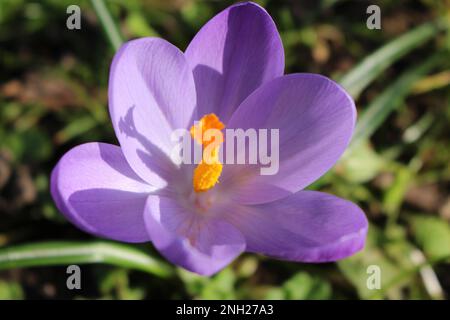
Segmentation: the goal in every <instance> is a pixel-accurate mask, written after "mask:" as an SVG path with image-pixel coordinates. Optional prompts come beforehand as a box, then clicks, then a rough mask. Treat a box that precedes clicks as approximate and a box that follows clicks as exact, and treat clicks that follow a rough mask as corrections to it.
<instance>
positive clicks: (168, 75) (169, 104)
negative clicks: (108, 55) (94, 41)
mask: <svg viewBox="0 0 450 320" xmlns="http://www.w3.org/2000/svg"><path fill="white" fill-rule="evenodd" d="M195 105H196V94H195V84H194V79H193V75H192V71H191V69H190V67H189V66H188V64H187V62H186V58H185V57H184V54H183V53H182V52H181V51H180V50H179V49H178V48H176V47H175V46H173V45H171V44H170V43H168V42H167V41H165V40H162V39H157V38H142V39H138V40H133V41H130V42H127V43H126V44H124V45H123V46H122V47H121V48H120V50H119V51H118V52H117V53H116V55H115V57H114V60H113V62H112V65H111V72H110V80H109V108H110V113H111V118H112V122H113V125H114V129H115V132H116V136H117V138H118V139H119V142H120V145H121V147H122V150H123V152H124V155H125V157H126V159H127V161H128V163H129V164H130V166H131V167H132V168H133V170H134V171H135V172H136V173H137V174H138V175H139V176H140V177H141V178H142V179H144V180H145V181H147V182H149V183H150V184H152V185H153V186H155V187H160V188H162V187H165V186H166V185H167V182H168V180H169V177H170V176H171V175H172V174H173V172H174V171H176V168H175V167H174V165H173V163H172V161H171V159H170V153H171V151H172V150H173V146H174V142H172V141H171V133H172V132H173V130H175V129H179V128H183V129H187V128H189V127H190V126H191V125H192V124H193V121H194V120H196V119H197V117H196V116H195V112H194V111H195Z"/></svg>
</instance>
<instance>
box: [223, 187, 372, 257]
mask: <svg viewBox="0 0 450 320" xmlns="http://www.w3.org/2000/svg"><path fill="white" fill-rule="evenodd" d="M232 211H233V214H231V213H230V214H229V215H228V216H227V219H228V220H229V221H230V222H231V223H232V224H233V225H235V226H236V228H238V229H239V230H240V231H241V232H242V234H244V237H245V239H246V243H247V248H246V251H250V252H257V253H262V254H265V255H268V256H271V257H275V258H279V259H285V260H292V261H301V262H329V261H336V260H338V259H343V258H345V257H348V256H350V255H352V254H354V253H356V252H357V251H359V250H361V249H362V248H363V247H364V242H365V238H366V234H367V228H368V224H367V219H366V217H365V215H364V213H363V212H362V211H361V209H360V208H358V206H356V205H355V204H353V203H351V202H350V201H347V200H343V199H340V198H338V197H335V196H332V195H329V194H326V193H322V192H316V191H300V192H298V193H296V194H294V195H291V196H289V197H287V198H284V199H282V200H277V201H275V202H272V203H267V204H263V205H254V206H243V205H236V207H235V208H234V210H232Z"/></svg>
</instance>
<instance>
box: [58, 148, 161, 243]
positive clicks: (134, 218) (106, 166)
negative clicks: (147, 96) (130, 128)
mask: <svg viewBox="0 0 450 320" xmlns="http://www.w3.org/2000/svg"><path fill="white" fill-rule="evenodd" d="M153 189H154V188H153V187H150V186H149V185H148V184H146V183H145V182H144V181H143V180H142V179H140V178H139V177H138V176H137V175H136V174H135V173H134V172H133V170H132V169H131V168H130V166H129V165H128V163H127V161H126V160H125V157H124V156H123V154H122V151H121V150H120V148H119V147H117V146H114V145H110V144H106V143H87V144H83V145H80V146H77V147H75V148H73V149H72V150H70V151H69V152H67V153H66V154H65V155H64V156H63V157H62V158H61V160H60V161H59V162H58V164H57V166H56V167H55V169H54V170H53V172H52V177H51V193H52V196H53V199H54V201H55V203H56V206H57V207H58V209H59V210H60V211H61V212H62V213H63V214H64V215H65V216H66V218H67V219H69V220H70V221H71V222H72V223H73V224H75V225H76V226H78V227H79V228H81V229H82V230H84V231H86V232H89V233H92V234H95V235H98V236H101V237H105V238H109V239H114V240H118V241H125V242H146V241H150V238H149V236H148V233H147V231H146V230H145V227H144V220H143V214H144V207H145V202H146V199H147V197H148V194H149V193H150V192H152V191H153Z"/></svg>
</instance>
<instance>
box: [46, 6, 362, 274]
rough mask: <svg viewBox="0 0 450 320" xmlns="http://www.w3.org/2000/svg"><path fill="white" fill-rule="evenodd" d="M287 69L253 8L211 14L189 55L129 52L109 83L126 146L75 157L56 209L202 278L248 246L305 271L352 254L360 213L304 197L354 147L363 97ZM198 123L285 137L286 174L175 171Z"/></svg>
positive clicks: (78, 150) (150, 43) (153, 41)
mask: <svg viewBox="0 0 450 320" xmlns="http://www.w3.org/2000/svg"><path fill="white" fill-rule="evenodd" d="M283 73H284V53H283V46H282V42H281V39H280V36H279V34H278V31H277V29H276V26H275V24H274V22H273V20H272V19H271V17H270V15H269V14H268V13H267V12H266V11H265V10H264V9H263V8H261V7H260V6H259V5H256V4H254V3H249V2H246V3H239V4H236V5H233V6H231V7H229V8H227V9H226V10H224V11H222V12H221V13H219V14H218V15H216V16H215V17H214V18H212V19H211V20H210V21H209V22H208V23H207V24H206V25H205V26H203V28H202V29H201V30H200V31H199V32H198V33H197V35H196V36H195V37H194V39H193V40H192V42H191V43H190V44H189V46H188V47H187V49H186V50H185V52H182V51H180V50H179V49H178V48H176V47H175V46H173V45H172V44H170V43H168V42H167V41H165V40H163V39H159V38H141V39H137V40H132V41H129V42H127V43H125V44H124V45H123V46H122V47H121V48H120V50H119V51H118V52H117V53H116V55H115V57H114V60H113V62H112V65H111V70H110V78H109V111H110V115H111V120H112V123H113V127H114V130H115V134H116V136H117V139H118V141H119V143H120V146H116V145H111V144H106V143H100V142H92V143H86V144H83V145H80V146H77V147H75V148H73V149H72V150H70V151H68V152H67V153H66V154H65V155H64V156H63V157H62V159H61V160H60V161H59V163H58V164H57V166H56V167H55V169H54V170H53V173H52V177H51V193H52V195H53V198H54V200H55V202H56V205H57V207H58V208H59V210H60V211H61V212H62V213H63V214H64V215H65V216H66V217H67V219H68V220H70V221H71V222H72V223H73V224H75V225H76V226H78V227H79V228H80V229H82V230H84V231H86V232H88V233H91V234H94V235H97V236H99V237H105V238H109V239H113V240H117V241H123V242H132V243H138V242H152V243H153V245H154V246H155V248H156V249H157V250H158V251H159V252H160V253H161V254H162V255H163V256H164V257H166V258H167V259H168V260H170V261H171V262H172V263H174V264H177V265H179V266H181V267H183V268H186V269H188V270H190V271H193V272H196V273H199V274H202V275H211V274H214V273H215V272H217V271H219V270H220V269H222V268H223V267H225V266H226V265H228V264H229V263H230V262H232V261H233V260H234V259H235V258H236V257H237V256H238V255H239V254H241V253H242V252H244V251H247V252H254V253H259V254H263V255H267V256H270V257H275V258H278V259H283V260H291V261H299V262H328V261H335V260H338V259H342V258H345V257H347V256H349V255H352V254H354V253H355V252H357V251H359V250H360V249H362V248H363V246H364V242H365V238H366V233H367V228H368V224H367V219H366V217H365V215H364V213H363V212H362V211H361V209H360V208H358V206H356V205H355V204H353V203H352V202H349V201H347V200H343V199H340V198H338V197H336V196H333V195H329V194H325V193H322V192H317V191H305V190H303V189H304V188H305V187H307V186H308V185H309V184H311V183H312V182H314V181H315V180H316V179H318V178H319V177H320V176H322V175H323V174H324V173H325V172H326V171H328V170H329V169H330V168H331V167H332V166H333V165H334V164H335V163H336V161H337V160H338V159H339V157H340V156H341V155H342V153H343V152H344V150H345V149H346V147H347V145H348V143H349V141H350V138H351V136H352V133H353V128H354V125H355V119H356V110H355V105H354V102H353V100H352V98H351V97H350V96H349V95H348V94H347V93H346V92H345V91H344V89H343V88H341V87H340V86H339V85H338V84H336V83H335V82H333V81H332V80H330V79H328V78H326V77H323V76H320V75H315V74H305V73H297V74H289V75H283ZM211 119H212V120H211ZM198 120H201V121H200V123H202V121H203V122H204V124H205V125H206V126H207V125H211V126H213V127H217V126H218V127H219V129H222V128H223V126H225V127H226V128H241V129H244V130H246V129H248V128H254V129H260V128H264V129H271V128H276V129H279V130H280V131H279V137H280V141H279V150H280V154H279V171H278V173H276V174H275V175H261V174H259V170H258V168H259V167H260V166H259V165H245V164H244V165H227V164H223V165H222V164H221V163H219V162H216V163H215V164H214V165H215V167H214V168H210V167H199V166H200V165H198V166H197V167H195V166H193V165H177V164H175V163H174V162H173V161H172V160H171V157H170V153H171V151H172V150H171V149H172V148H173V141H172V140H171V139H170V137H171V133H172V132H173V131H174V130H175V129H179V128H184V129H186V130H190V129H192V128H193V125H194V123H195V121H198ZM225 142H226V141H225ZM208 170H212V173H213V175H212V176H213V177H212V176H209V175H208V176H206V175H205V174H204V171H208ZM194 171H196V174H198V175H199V176H200V177H196V176H195V174H194ZM219 176H220V183H217V182H218V180H219ZM205 177H208V179H206V180H205ZM211 177H212V178H211ZM202 179H203V180H202ZM202 181H203V182H204V181H206V182H207V183H206V185H205V184H202ZM202 188H203V189H202ZM194 189H195V190H194Z"/></svg>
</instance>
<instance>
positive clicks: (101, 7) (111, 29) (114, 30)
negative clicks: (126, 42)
mask: <svg viewBox="0 0 450 320" xmlns="http://www.w3.org/2000/svg"><path fill="white" fill-rule="evenodd" d="M91 3H92V6H93V7H94V11H95V13H96V14H97V17H98V18H99V20H100V22H101V24H102V27H103V29H104V30H105V33H106V35H107V36H108V40H109V42H110V44H111V46H112V47H113V49H114V50H115V51H117V50H118V49H119V48H120V46H121V45H122V43H123V38H122V36H121V34H120V31H119V28H118V27H117V25H116V24H115V22H114V20H113V18H112V16H111V13H110V12H109V10H108V7H107V6H106V5H105V2H104V1H103V0H91Z"/></svg>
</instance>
